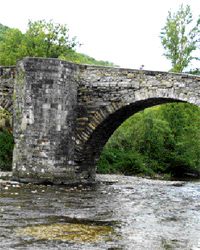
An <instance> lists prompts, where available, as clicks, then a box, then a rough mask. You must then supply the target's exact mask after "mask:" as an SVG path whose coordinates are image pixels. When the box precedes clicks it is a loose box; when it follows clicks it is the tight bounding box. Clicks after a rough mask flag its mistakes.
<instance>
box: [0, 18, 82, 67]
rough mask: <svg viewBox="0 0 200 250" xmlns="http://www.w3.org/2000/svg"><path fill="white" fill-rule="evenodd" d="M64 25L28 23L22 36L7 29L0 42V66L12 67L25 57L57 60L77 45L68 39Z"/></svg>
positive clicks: (42, 22) (73, 39) (18, 32)
mask: <svg viewBox="0 0 200 250" xmlns="http://www.w3.org/2000/svg"><path fill="white" fill-rule="evenodd" d="M68 31H69V30H68V28H67V26H66V25H61V24H54V23H53V22H52V21H50V22H46V21H44V20H41V21H35V22H31V21H29V23H28V30H27V31H26V33H25V34H23V33H22V32H21V31H20V30H18V29H8V30H7V31H6V32H5V33H4V36H3V39H2V41H0V64H1V65H14V64H16V61H17V60H19V59H22V58H23V57H25V56H31V57H51V58H58V57H59V56H61V55H65V54H67V52H68V51H69V50H72V49H73V48H75V46H76V45H77V44H78V42H77V41H76V38H75V37H73V38H72V39H70V38H69V34H68Z"/></svg>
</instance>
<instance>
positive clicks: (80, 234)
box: [0, 175, 200, 250]
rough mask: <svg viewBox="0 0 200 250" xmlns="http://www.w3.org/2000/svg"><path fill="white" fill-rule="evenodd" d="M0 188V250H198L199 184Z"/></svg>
mask: <svg viewBox="0 0 200 250" xmlns="http://www.w3.org/2000/svg"><path fill="white" fill-rule="evenodd" d="M98 179H99V182H98V184H97V185H95V186H92V187H83V186H79V187H77V188H68V187H65V186H44V185H38V186H36V185H25V184H23V185H22V184H20V185H18V184H17V183H12V184H5V183H0V242H1V249H6V250H7V249H23V250H24V249H34V250H35V249H38V250H39V249H42V250H45V249H48V250H50V249H70V250H71V249H72V250H74V249H78V250H79V249H80V250H83V249H84V250H87V249H89V250H90V249H93V250H96V249H98V250H100V249H125V250H126V249H128V250H129V249H136V250H137V249H138V250H141V249H145V250H146V249H149V250H151V249H153V250H157V249H158V250H160V249H192V250H195V249H200V240H199V239H200V182H188V183H186V182H184V183H183V182H166V181H155V180H147V179H142V178H137V177H127V176H126V177H125V176H116V175H114V176H111V175H105V176H98Z"/></svg>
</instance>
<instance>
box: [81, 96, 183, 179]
mask: <svg viewBox="0 0 200 250" xmlns="http://www.w3.org/2000/svg"><path fill="white" fill-rule="evenodd" d="M166 103H186V102H185V101H182V100H177V99H171V98H149V99H146V100H141V101H136V102H134V103H131V104H129V105H125V106H124V107H122V108H120V109H118V110H116V111H115V112H113V113H111V114H109V115H107V117H106V118H105V119H104V120H103V121H102V122H101V123H100V124H99V125H98V126H97V127H96V128H95V130H94V131H93V133H92V134H91V136H90V137H89V139H88V140H87V141H86V142H85V144H84V146H83V149H82V152H81V154H82V155H81V156H82V157H80V158H81V159H82V161H81V162H80V163H81V164H80V163H79V164H80V165H81V170H82V171H84V170H86V171H88V170H89V173H91V175H92V176H95V174H96V164H97V162H98V160H99V158H100V155H101V152H102V150H103V147H104V146H105V144H106V142H107V141H108V140H109V138H110V137H111V135H112V134H113V133H114V131H115V130H116V129H117V128H118V127H119V126H120V125H121V124H122V123H123V122H124V121H125V120H126V119H128V118H129V117H130V116H132V115H134V114H135V113H137V112H140V111H142V110H144V109H146V108H150V107H153V106H156V105H160V104H166Z"/></svg>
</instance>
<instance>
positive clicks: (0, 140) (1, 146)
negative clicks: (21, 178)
mask: <svg viewBox="0 0 200 250" xmlns="http://www.w3.org/2000/svg"><path fill="white" fill-rule="evenodd" d="M13 146H14V140H13V136H12V133H10V132H9V131H8V130H7V129H1V130H0V171H11V169H12V154H13Z"/></svg>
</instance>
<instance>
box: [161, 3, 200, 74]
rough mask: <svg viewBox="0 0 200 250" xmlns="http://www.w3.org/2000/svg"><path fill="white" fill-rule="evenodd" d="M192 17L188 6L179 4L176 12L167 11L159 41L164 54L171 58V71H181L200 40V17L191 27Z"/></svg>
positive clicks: (191, 58)
mask: <svg viewBox="0 0 200 250" xmlns="http://www.w3.org/2000/svg"><path fill="white" fill-rule="evenodd" d="M192 22H193V17H192V13H191V9H190V7H189V6H188V5H187V6H186V7H184V6H183V5H181V6H180V8H179V10H178V11H177V12H176V13H172V12H171V11H169V13H168V17H167V21H166V25H165V27H164V28H163V29H162V31H161V35H160V37H161V42H162V45H163V47H164V49H165V51H166V52H165V54H164V55H165V56H166V57H167V58H168V59H169V60H171V63H172V69H171V71H173V72H182V71H183V70H184V69H185V68H186V67H187V66H188V65H189V63H190V62H191V61H192V60H193V59H198V60H199V58H196V57H194V56H192V52H193V51H195V50H196V49H197V48H198V46H199V42H200V18H199V19H198V20H197V23H196V25H195V26H193V27H191V25H192Z"/></svg>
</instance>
